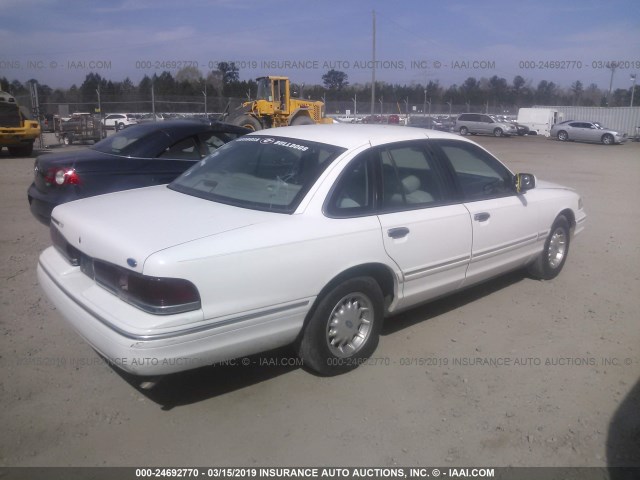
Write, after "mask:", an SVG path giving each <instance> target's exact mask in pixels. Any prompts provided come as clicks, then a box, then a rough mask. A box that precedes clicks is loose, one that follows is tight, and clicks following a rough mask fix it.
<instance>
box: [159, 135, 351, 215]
mask: <svg viewBox="0 0 640 480" xmlns="http://www.w3.org/2000/svg"><path fill="white" fill-rule="evenodd" d="M342 152H344V149H342V148H339V147H336V146H333V145H326V144H322V143H315V142H308V141H305V140H298V139H289V138H284V137H263V136H251V135H249V136H244V137H240V138H238V139H236V140H234V141H233V142H231V143H228V144H226V145H224V146H223V147H221V148H219V149H218V150H217V151H216V152H214V153H213V154H211V155H209V156H208V157H206V158H205V159H203V160H202V161H201V162H200V163H198V164H197V165H195V166H194V167H192V168H191V169H189V170H187V171H186V172H185V173H184V174H182V175H181V176H180V177H178V178H177V179H176V180H175V181H174V182H173V183H171V184H170V185H169V188H171V189H173V190H177V191H179V192H182V193H186V194H189V195H194V196H196V197H200V198H204V199H207V200H211V201H216V202H221V203H227V204H230V205H235V206H239V207H244V208H252V209H256V210H268V211H274V212H281V213H292V212H293V211H294V210H295V209H296V207H297V206H298V204H299V203H300V201H301V200H302V198H303V197H304V195H305V193H306V192H307V191H308V190H309V189H310V188H311V186H312V185H313V184H314V183H315V181H316V180H317V178H318V177H319V176H320V174H321V173H322V172H323V171H324V169H325V168H326V167H327V166H328V165H329V164H330V163H331V162H332V161H333V160H334V159H335V158H336V157H337V156H338V155H340V154H341V153H342Z"/></svg>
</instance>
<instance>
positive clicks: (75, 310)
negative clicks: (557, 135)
mask: <svg viewBox="0 0 640 480" xmlns="http://www.w3.org/2000/svg"><path fill="white" fill-rule="evenodd" d="M585 218H586V214H585V212H584V210H583V206H582V201H581V199H580V197H579V196H578V194H576V193H575V192H574V191H572V190H571V189H568V188H565V187H561V186H559V185H554V184H550V183H546V182H542V181H537V180H536V178H535V177H534V176H533V175H532V174H522V173H521V174H513V173H512V172H511V171H510V170H509V169H508V168H507V167H505V166H504V165H503V164H502V163H500V162H499V161H498V160H497V159H496V158H495V157H494V156H493V155H491V154H490V153H489V152H488V151H487V150H485V149H483V148H482V147H480V146H479V145H477V144H475V143H474V142H471V141H470V140H467V139H465V138H461V137H459V136H457V135H453V134H449V133H444V132H435V131H434V132H428V134H427V133H426V132H425V131H424V130H422V129H417V128H410V127H400V126H388V125H385V126H379V125H369V126H365V125H345V124H334V125H310V126H299V127H283V128H277V129H270V130H263V131H260V132H255V133H252V134H250V135H246V136H243V137H240V138H238V139H236V140H235V141H233V142H231V143H229V144H227V145H224V146H223V147H221V148H219V149H218V150H217V151H215V152H214V153H213V154H212V155H210V156H208V157H206V158H205V159H204V160H202V161H201V162H200V163H198V164H197V165H195V166H194V167H192V168H191V169H189V170H188V171H186V172H185V173H184V174H183V175H181V176H180V177H179V178H177V179H176V180H175V181H173V182H172V183H171V184H169V185H168V186H164V185H163V186H155V187H149V188H145V189H138V190H129V191H125V192H118V193H114V194H112V195H103V196H99V197H92V198H87V199H84V200H82V201H79V202H73V203H68V204H65V205H61V206H59V207H57V208H56V209H55V210H54V211H53V216H52V222H51V237H52V239H53V242H54V245H55V247H50V248H48V249H47V250H45V251H44V252H43V253H42V255H41V257H40V261H39V265H38V278H39V282H40V285H41V286H42V288H43V289H44V291H45V292H46V293H47V295H48V297H49V298H50V299H51V300H52V301H53V303H54V305H55V306H56V307H57V309H58V311H59V312H60V313H61V314H62V315H63V316H64V317H65V318H66V319H67V320H68V321H69V322H70V323H71V325H73V327H74V328H75V329H77V330H78V331H79V333H80V334H81V335H82V336H83V337H84V338H85V339H86V340H87V341H88V342H89V343H90V344H91V345H93V347H94V348H95V349H96V350H97V351H99V352H100V353H101V354H102V355H104V356H105V357H106V358H108V359H110V360H111V361H112V362H113V364H114V365H117V366H118V367H120V368H122V369H124V370H126V371H128V372H131V373H134V374H138V375H162V374H167V373H171V372H177V371H181V370H187V369H190V368H196V367H200V366H203V365H209V364H213V363H215V362H220V361H225V360H229V359H233V358H237V357H241V356H246V355H250V354H254V353H257V352H261V351H265V350H269V349H272V348H276V347H279V346H283V345H287V344H293V345H294V346H295V348H296V350H297V352H298V354H299V355H300V357H301V358H302V360H303V363H304V365H305V366H306V367H307V368H308V369H311V370H313V371H315V372H318V373H320V374H322V375H333V374H337V373H342V372H345V371H348V370H351V369H353V368H355V367H356V366H357V365H358V364H360V363H361V362H362V361H364V359H366V358H367V357H369V356H370V355H371V354H372V352H373V351H374V350H375V348H376V345H377V343H378V335H379V332H380V328H381V325H382V321H383V319H384V318H385V317H389V316H391V315H393V314H395V313H397V312H400V311H402V310H406V309H408V308H411V307H413V306H415V305H418V304H420V303H423V302H425V301H428V300H430V299H433V298H435V297H440V296H441V295H443V294H446V293H450V292H455V291H458V290H460V289H461V288H465V287H468V286H470V285H473V284H476V283H478V282H481V281H484V280H487V279H488V278H490V277H494V276H496V275H500V274H502V273H504V272H507V271H510V270H514V269H522V268H527V269H528V271H529V272H530V273H531V274H532V275H533V276H534V277H536V278H541V279H550V278H554V277H555V276H556V275H558V273H559V272H560V271H561V270H562V268H563V265H564V264H565V262H566V260H567V255H568V253H569V246H570V242H571V240H572V238H573V237H574V235H576V234H578V233H579V232H580V231H582V230H583V228H584V225H585ZM533 288H535V287H533ZM388 321H393V319H391V318H389V319H388Z"/></svg>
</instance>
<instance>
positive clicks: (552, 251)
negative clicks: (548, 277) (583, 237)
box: [547, 228, 567, 269]
mask: <svg viewBox="0 0 640 480" xmlns="http://www.w3.org/2000/svg"><path fill="white" fill-rule="evenodd" d="M566 254H567V235H566V232H565V231H564V229H563V228H556V229H555V230H554V232H553V234H552V235H551V239H550V240H549V252H548V257H547V258H548V261H549V266H550V267H551V268H554V269H555V268H558V267H559V266H560V264H562V260H563V259H564V257H565V255H566Z"/></svg>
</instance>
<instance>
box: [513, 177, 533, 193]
mask: <svg viewBox="0 0 640 480" xmlns="http://www.w3.org/2000/svg"><path fill="white" fill-rule="evenodd" d="M513 181H514V184H515V185H514V186H515V189H516V192H518V193H524V192H526V191H527V190H531V189H532V188H535V186H536V177H535V176H534V175H533V174H531V173H516V176H515V178H514V179H513Z"/></svg>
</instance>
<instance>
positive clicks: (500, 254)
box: [436, 140, 538, 284]
mask: <svg viewBox="0 0 640 480" xmlns="http://www.w3.org/2000/svg"><path fill="white" fill-rule="evenodd" d="M436 144H437V147H438V148H439V149H440V151H441V152H442V154H443V155H444V157H445V158H446V161H447V163H448V165H449V167H450V168H451V172H452V175H453V176H454V180H455V182H456V185H457V188H458V192H459V195H460V198H461V200H462V201H463V202H464V206H465V207H466V209H467V210H468V212H469V214H470V218H471V224H472V229H473V245H472V248H471V260H470V262H469V267H468V269H467V273H466V279H465V284H472V283H476V282H479V281H481V280H484V279H486V278H489V277H491V276H494V275H496V274H498V273H501V272H504V271H507V270H510V269H513V268H516V267H517V266H518V265H524V263H525V262H526V261H527V260H528V259H530V258H531V256H532V255H533V254H534V253H535V252H536V250H537V249H538V246H537V239H538V231H537V223H538V222H537V216H538V214H537V209H536V207H535V206H534V205H529V204H528V202H527V199H526V197H525V196H524V195H521V194H518V193H517V192H516V191H515V188H514V187H513V175H512V173H511V172H509V170H508V169H507V168H506V167H505V166H504V165H502V164H501V163H500V162H499V161H498V160H496V159H495V158H494V157H493V156H491V155H490V154H489V153H488V152H487V151H486V150H484V149H482V148H480V147H479V146H477V145H475V144H473V143H470V142H463V141H459V140H438V141H436Z"/></svg>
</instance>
